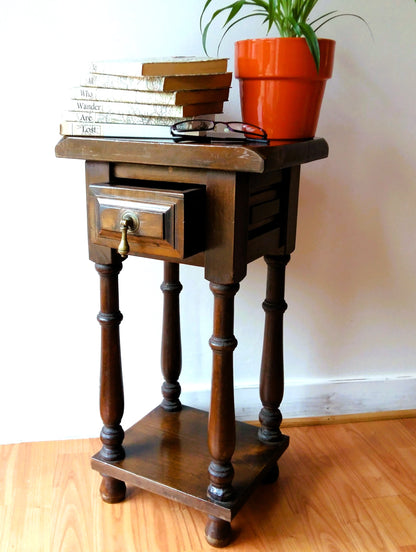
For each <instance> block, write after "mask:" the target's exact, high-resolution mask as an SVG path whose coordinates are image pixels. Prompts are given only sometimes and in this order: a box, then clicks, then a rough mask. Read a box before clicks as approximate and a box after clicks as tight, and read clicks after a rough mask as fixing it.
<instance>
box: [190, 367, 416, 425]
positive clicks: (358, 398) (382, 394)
mask: <svg viewBox="0 0 416 552" xmlns="http://www.w3.org/2000/svg"><path fill="white" fill-rule="evenodd" d="M209 397H210V390H209V388H208V387H207V388H199V389H184V390H183V392H182V396H181V399H182V402H183V403H184V404H187V405H189V406H194V407H195V408H200V409H202V410H208V408H209ZM260 408H261V403H260V399H259V391H258V386H257V385H244V386H239V385H236V387H235V413H236V418H237V419H239V420H244V421H254V420H257V418H258V413H259V410H260ZM414 408H416V376H408V375H406V376H394V377H385V378H363V379H347V380H334V379H315V380H314V379H310V380H309V379H308V380H290V379H287V380H286V383H285V395H284V399H283V402H282V406H281V410H282V414H283V417H284V418H309V417H315V416H337V415H344V414H361V413H367V412H385V411H395V410H411V409H414Z"/></svg>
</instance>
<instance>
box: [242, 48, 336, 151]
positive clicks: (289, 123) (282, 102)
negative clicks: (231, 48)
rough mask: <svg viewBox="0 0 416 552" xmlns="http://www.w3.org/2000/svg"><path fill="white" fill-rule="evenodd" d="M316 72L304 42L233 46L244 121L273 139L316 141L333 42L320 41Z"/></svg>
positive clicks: (328, 76) (331, 64) (331, 60)
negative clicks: (314, 139)
mask: <svg viewBox="0 0 416 552" xmlns="http://www.w3.org/2000/svg"><path fill="white" fill-rule="evenodd" d="M319 47H320V52H321V64H320V69H319V73H318V72H317V70H316V66H315V63H314V60H313V57H312V54H311V52H310V50H309V48H308V45H307V43H306V40H305V39H304V38H261V39H249V40H240V41H238V42H236V44H235V76H236V77H237V78H238V79H239V81H240V100H241V113H242V119H243V121H244V122H247V123H251V124H253V125H257V126H260V127H262V128H264V130H265V131H266V132H267V135H268V137H269V138H270V139H272V140H296V139H301V138H312V137H313V136H315V132H316V127H317V125H318V119H319V113H320V109H321V104H322V99H323V95H324V90H325V84H326V81H327V80H328V79H329V78H330V77H331V75H332V68H333V63H334V52H335V41H334V40H328V39H320V40H319Z"/></svg>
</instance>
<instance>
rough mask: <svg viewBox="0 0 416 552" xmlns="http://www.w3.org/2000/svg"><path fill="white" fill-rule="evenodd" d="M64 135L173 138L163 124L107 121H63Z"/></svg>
mask: <svg viewBox="0 0 416 552" xmlns="http://www.w3.org/2000/svg"><path fill="white" fill-rule="evenodd" d="M60 134H62V135H63V136H108V137H113V138H117V137H118V138H172V135H171V133H170V127H168V126H163V125H128V124H125V125H124V124H111V123H108V124H105V123H102V124H100V123H90V124H85V123H77V122H72V121H63V122H62V123H61V126H60Z"/></svg>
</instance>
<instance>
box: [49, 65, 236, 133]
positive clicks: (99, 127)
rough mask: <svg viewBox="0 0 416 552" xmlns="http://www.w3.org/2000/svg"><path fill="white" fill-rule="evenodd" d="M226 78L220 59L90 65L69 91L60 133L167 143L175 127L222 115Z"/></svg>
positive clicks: (226, 74) (226, 97)
mask: <svg viewBox="0 0 416 552" xmlns="http://www.w3.org/2000/svg"><path fill="white" fill-rule="evenodd" d="M231 76H232V74H231V73H229V72H227V59H225V58H195V57H175V58H169V59H152V60H146V61H107V62H105V61H103V62H95V63H92V64H91V66H90V68H89V72H88V74H87V75H86V77H85V79H83V80H82V81H81V86H79V87H77V88H74V89H73V90H72V91H71V99H70V102H69V106H68V109H67V111H66V112H65V113H64V119H63V122H62V123H61V127H60V133H61V134H62V135H71V136H111V137H136V138H167V137H170V136H171V134H170V126H171V125H172V124H173V123H175V122H178V121H182V120H186V119H192V118H201V117H202V118H209V119H212V118H214V117H215V114H216V113H222V111H223V105H224V102H225V101H227V100H228V94H229V89H230V84H231Z"/></svg>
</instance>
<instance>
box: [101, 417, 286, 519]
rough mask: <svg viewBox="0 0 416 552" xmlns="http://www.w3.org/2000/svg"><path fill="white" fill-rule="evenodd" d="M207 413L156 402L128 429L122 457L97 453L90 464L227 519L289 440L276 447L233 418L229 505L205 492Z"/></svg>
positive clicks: (275, 460)
mask: <svg viewBox="0 0 416 552" xmlns="http://www.w3.org/2000/svg"><path fill="white" fill-rule="evenodd" d="M207 425H208V413H207V412H203V411H202V410H197V409H195V408H191V407H187V406H183V408H182V410H181V411H179V412H167V411H165V410H164V409H163V408H162V407H160V406H158V407H157V408H155V409H154V410H152V412H150V413H149V414H148V415H147V416H145V417H144V418H143V419H142V420H140V421H139V422H138V423H137V424H135V425H134V426H132V427H131V428H130V429H128V430H127V431H126V435H125V438H124V442H123V446H124V449H125V452H126V457H125V458H124V459H123V460H121V461H118V462H112V463H110V462H106V461H103V460H101V459H100V458H99V455H98V454H96V455H95V456H93V457H92V459H91V465H92V468H93V469H95V470H97V471H99V472H100V473H101V474H102V475H107V476H111V477H114V478H115V479H119V480H121V481H124V482H126V483H129V484H132V485H134V486H136V487H140V488H142V489H145V490H148V491H150V492H153V493H155V494H158V495H161V496H164V497H166V498H169V499H171V500H176V501H178V502H181V503H183V504H185V505H187V506H191V507H192V508H195V509H197V510H200V511H203V512H205V513H207V514H209V515H213V516H216V517H218V518H220V519H224V520H226V521H231V520H232V519H233V517H234V516H235V515H236V514H237V512H238V511H239V510H240V508H241V507H242V505H243V504H244V502H245V501H246V499H247V498H248V496H249V495H250V493H251V491H252V490H253V489H254V487H255V486H256V484H258V483H259V482H261V481H262V480H263V479H264V478H265V477H266V476H267V474H268V473H269V472H270V471H271V470H273V469H274V468H275V466H276V462H277V460H278V459H279V458H280V456H281V455H282V454H283V452H284V451H285V450H286V448H287V447H288V445H289V437H287V436H283V439H282V441H281V443H279V445H277V446H267V445H264V444H262V443H261V442H260V441H259V440H258V439H257V428H256V427H255V426H252V425H249V424H246V423H243V422H236V449H235V453H234V456H233V459H232V462H233V466H234V470H235V476H234V480H233V487H234V490H235V500H234V501H233V502H232V503H231V504H227V505H222V504H217V503H214V502H213V501H212V500H210V499H209V498H208V497H207V493H206V492H207V486H208V483H209V481H208V466H209V463H210V461H211V458H210V455H209V452H208V445H207Z"/></svg>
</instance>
